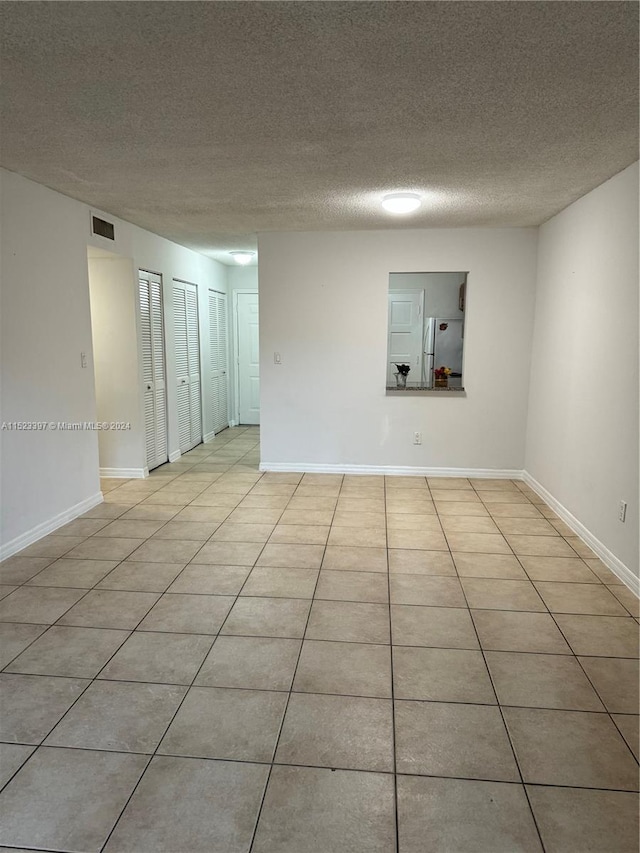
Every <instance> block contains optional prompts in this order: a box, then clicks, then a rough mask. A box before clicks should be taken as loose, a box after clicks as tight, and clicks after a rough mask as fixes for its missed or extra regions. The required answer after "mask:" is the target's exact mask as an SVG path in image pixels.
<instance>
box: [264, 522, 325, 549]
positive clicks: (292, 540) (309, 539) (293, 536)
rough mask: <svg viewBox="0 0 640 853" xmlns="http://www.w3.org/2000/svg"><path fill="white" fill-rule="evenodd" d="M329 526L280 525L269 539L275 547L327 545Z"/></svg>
mask: <svg viewBox="0 0 640 853" xmlns="http://www.w3.org/2000/svg"><path fill="white" fill-rule="evenodd" d="M329 529H330V528H329V526H328V525H322V524H278V526H277V527H275V528H274V529H273V533H272V534H271V536H270V537H269V542H270V544H275V545H326V543H327V538H328V536H329Z"/></svg>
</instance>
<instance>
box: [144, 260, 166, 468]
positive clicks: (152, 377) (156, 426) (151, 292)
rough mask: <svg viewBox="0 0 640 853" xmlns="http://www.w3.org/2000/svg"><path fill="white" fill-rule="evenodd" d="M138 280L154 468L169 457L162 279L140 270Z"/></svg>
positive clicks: (149, 451)
mask: <svg viewBox="0 0 640 853" xmlns="http://www.w3.org/2000/svg"><path fill="white" fill-rule="evenodd" d="M138 283H139V295H140V326H141V335H142V382H143V386H142V394H143V400H144V419H145V441H146V456H147V468H148V469H149V470H151V469H152V468H157V467H158V465H162V464H163V463H164V462H166V461H167V459H168V453H167V393H166V384H165V360H164V323H163V317H162V278H161V277H160V276H159V275H155V274H153V273H148V272H145V271H144V270H140V271H139V274H138Z"/></svg>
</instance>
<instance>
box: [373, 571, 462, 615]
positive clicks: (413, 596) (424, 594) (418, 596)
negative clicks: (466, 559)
mask: <svg viewBox="0 0 640 853" xmlns="http://www.w3.org/2000/svg"><path fill="white" fill-rule="evenodd" d="M389 585H390V588H391V603H392V604H426V605H431V606H434V607H464V606H465V604H466V602H465V599H464V595H463V594H462V587H461V586H460V581H459V580H458V579H457V578H447V577H425V576H422V575H401V574H394V575H391V576H390V578H389Z"/></svg>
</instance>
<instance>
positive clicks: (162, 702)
mask: <svg viewBox="0 0 640 853" xmlns="http://www.w3.org/2000/svg"><path fill="white" fill-rule="evenodd" d="M186 692H187V688H186V687H178V686H176V685H170V684H135V683H129V682H123V681H94V682H93V683H92V684H91V685H90V686H89V688H88V689H87V690H86V691H85V692H84V693H83V695H82V696H81V697H80V699H79V700H78V701H77V702H76V703H75V705H74V706H73V708H72V709H71V710H70V711H69V712H68V713H67V714H66V716H65V717H64V719H62V720H61V722H59V723H58V725H57V726H56V727H55V729H54V730H53V731H52V732H51V734H50V735H49V737H48V738H47V739H46V741H45V744H46V745H47V746H69V747H74V748H76V749H104V750H116V751H117V752H146V753H150V752H153V751H154V750H155V748H156V747H157V746H158V744H159V743H160V739H161V738H162V736H163V734H164V733H165V731H166V729H167V726H168V725H169V723H170V722H171V719H172V717H173V715H174V714H175V712H176V711H177V709H178V706H179V704H180V702H181V701H182V699H183V697H184V695H185V693H186Z"/></svg>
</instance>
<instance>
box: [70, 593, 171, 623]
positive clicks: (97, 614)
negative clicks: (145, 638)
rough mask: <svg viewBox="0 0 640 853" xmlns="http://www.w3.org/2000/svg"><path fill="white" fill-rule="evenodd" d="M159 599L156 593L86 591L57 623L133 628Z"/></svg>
mask: <svg viewBox="0 0 640 853" xmlns="http://www.w3.org/2000/svg"><path fill="white" fill-rule="evenodd" d="M159 598H160V595H159V594H158V593H156V592H129V591H126V592H125V591H122V590H107V589H94V590H90V591H89V592H88V593H87V594H86V595H85V596H84V598H83V599H82V600H81V601H79V602H78V603H77V604H76V605H74V606H73V607H72V608H71V609H70V610H69V611H67V613H65V614H64V616H63V617H62V618H61V619H59V620H58V625H71V626H74V627H76V628H122V629H123V630H133V629H134V628H135V627H136V625H137V624H138V623H139V622H140V621H141V620H142V619H143V618H144V616H145V615H146V614H147V613H148V612H149V611H150V610H151V608H152V607H153V605H154V604H155V603H156V601H157V600H158V599H159Z"/></svg>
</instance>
